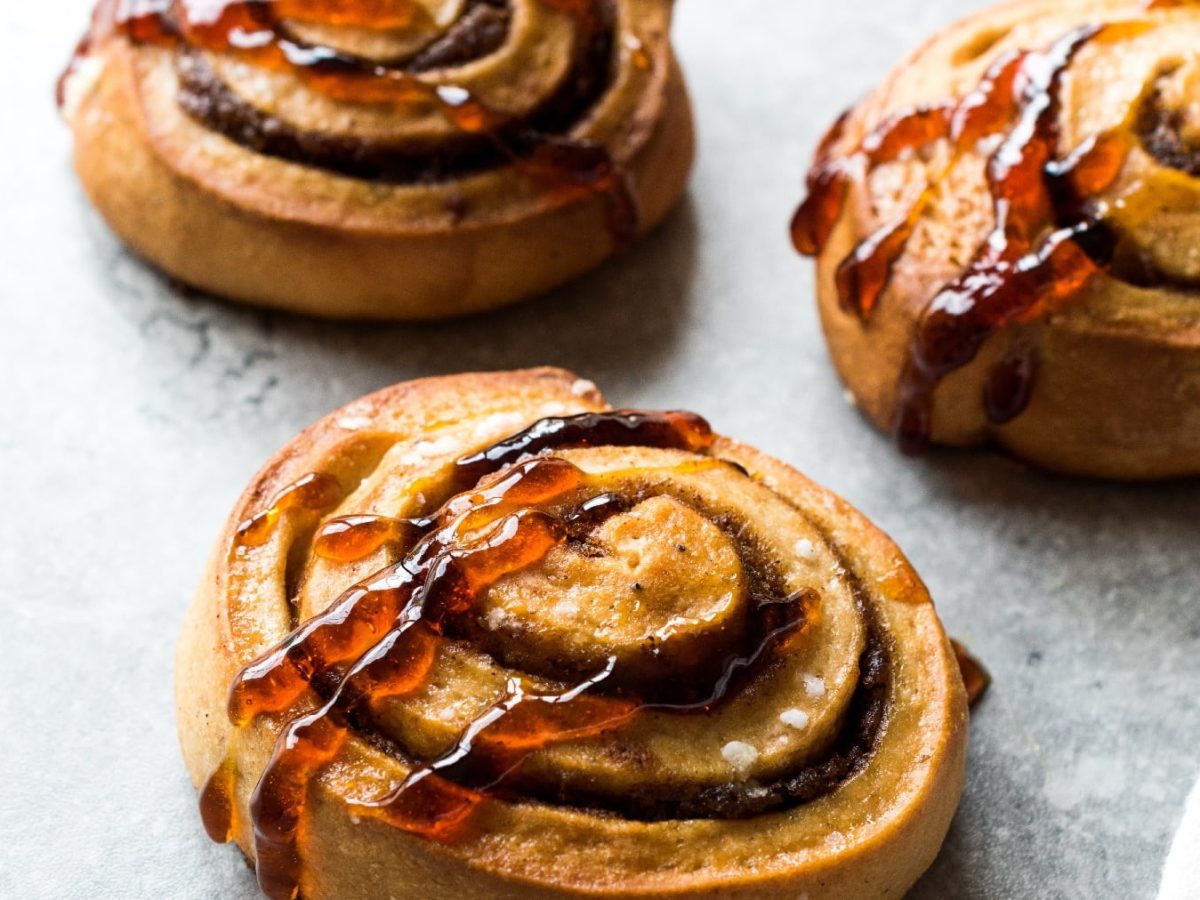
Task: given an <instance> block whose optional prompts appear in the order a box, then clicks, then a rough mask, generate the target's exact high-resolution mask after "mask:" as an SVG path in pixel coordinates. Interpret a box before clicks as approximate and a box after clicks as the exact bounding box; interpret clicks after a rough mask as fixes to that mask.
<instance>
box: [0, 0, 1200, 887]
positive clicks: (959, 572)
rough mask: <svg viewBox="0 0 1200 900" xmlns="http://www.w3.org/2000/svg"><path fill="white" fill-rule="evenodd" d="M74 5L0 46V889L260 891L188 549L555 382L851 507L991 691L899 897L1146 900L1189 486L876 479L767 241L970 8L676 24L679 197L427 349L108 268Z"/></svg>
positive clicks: (864, 8) (1165, 807) (914, 3)
mask: <svg viewBox="0 0 1200 900" xmlns="http://www.w3.org/2000/svg"><path fill="white" fill-rule="evenodd" d="M88 6H89V0H53V2H51V0H46V2H42V3H19V4H12V5H10V7H9V8H7V9H6V27H5V32H6V33H5V38H4V41H5V49H4V52H3V53H0V83H3V84H4V92H5V103H6V121H7V122H8V127H9V130H8V131H6V134H7V135H8V140H6V141H5V142H4V146H5V149H4V165H3V166H0V185H2V191H0V196H2V197H3V204H0V247H2V248H3V250H2V252H3V267H2V268H0V298H2V300H3V309H4V315H5V324H4V327H3V328H2V329H0V366H2V369H0V373H2V375H3V378H4V381H5V383H6V384H7V385H8V388H7V391H6V396H5V399H4V401H3V404H2V406H0V409H2V413H0V414H2V416H3V419H2V424H0V473H3V474H2V476H0V477H2V479H3V482H2V483H3V489H4V496H5V509H6V510H7V513H6V514H5V515H4V516H3V517H0V569H2V571H3V573H4V583H5V587H4V590H3V592H2V594H0V606H2V607H3V611H2V617H0V683H3V685H4V687H3V689H2V690H0V723H2V729H3V742H2V746H3V750H2V752H0V896H3V897H14V898H16V897H21V898H33V897H39V898H40V897H46V898H61V897H92V898H94V897H135V896H136V897H151V896H153V897H188V898H191V897H213V898H217V897H221V898H227V897H247V898H250V897H254V896H257V893H256V889H255V886H254V880H253V877H252V875H251V873H250V871H249V869H248V868H247V867H246V865H245V864H244V863H243V862H242V860H241V858H240V856H239V855H238V854H237V853H236V852H235V851H234V850H232V849H230V848H226V847H217V846H214V845H212V844H210V843H209V842H208V841H207V839H206V838H205V837H204V835H203V832H202V830H201V828H200V824H199V821H198V818H197V814H196V811H195V805H194V799H193V795H192V791H191V788H190V786H189V785H188V782H187V779H186V777H185V775H184V771H183V766H182V763H181V762H180V760H179V756H178V751H177V748H176V744H175V725H174V713H173V704H172V699H171V663H172V654H173V647H174V642H175V637H176V633H177V630H178V628H179V625H180V622H181V620H182V617H183V613H184V608H185V606H186V604H187V603H188V601H189V599H190V596H191V593H192V589H193V587H194V584H195V582H196V580H197V579H198V577H199V575H200V570H201V566H202V564H203V561H204V559H205V556H206V553H207V551H208V548H209V542H210V541H211V540H212V539H213V538H214V535H215V534H216V533H217V530H218V529H219V527H220V526H221V524H222V522H223V520H224V517H225V515H226V513H227V511H228V509H229V508H230V506H231V504H232V502H233V500H234V498H235V496H236V495H237V493H238V491H239V489H240V488H241V487H242V486H243V484H244V483H245V481H246V480H247V479H248V478H249V477H250V475H251V474H252V473H253V472H254V471H255V470H256V469H257V467H258V466H259V465H260V464H261V463H262V462H263V460H265V459H266V458H267V456H268V455H269V454H270V453H271V452H272V451H273V450H274V449H276V448H277V447H278V446H279V445H280V444H282V443H283V442H284V441H286V440H287V439H289V438H290V437H291V436H292V435H293V434H294V433H295V432H296V431H298V430H299V429H300V428H301V427H302V426H304V425H305V424H307V423H308V422H310V421H311V420H313V419H315V418H317V417H318V416H320V415H322V414H324V413H325V412H327V411H329V410H330V409H332V408H334V407H336V406H338V405H340V404H342V403H344V402H346V401H348V400H350V399H352V398H354V397H356V396H358V395H360V394H362V393H365V392H367V391H370V390H372V389H374V388H378V387H380V386H383V385H387V384H390V383H393V382H396V381H401V380H404V379H407V378H411V377H414V376H419V375H427V374H436V373H446V372H452V371H458V370H462V369H493V368H510V367H518V366H527V365H534V364H541V363H550V364H557V365H563V366H567V367H570V368H572V369H574V370H576V371H578V372H579V373H580V374H582V375H585V376H587V377H589V378H592V379H594V380H596V381H597V382H598V383H599V384H600V385H601V386H602V387H603V388H604V389H605V391H606V392H607V393H608V394H609V396H610V397H611V398H612V399H613V400H614V401H616V402H618V403H620V404H626V405H645V406H653V407H687V408H693V409H696V410H698V411H700V412H702V413H704V414H706V415H707V416H708V417H709V418H710V419H711V420H712V421H713V423H714V424H715V426H716V427H717V428H718V429H719V430H721V431H723V432H725V433H728V434H734V435H737V436H738V437H740V438H743V439H745V440H747V441H750V442H752V443H756V444H758V445H759V446H761V447H763V448H764V449H765V450H768V451H769V452H771V453H773V454H775V455H777V456H779V457H782V458H783V459H785V460H788V461H790V462H792V463H794V464H795V465H797V466H798V467H799V468H801V469H802V470H804V471H806V472H807V473H808V474H810V475H811V476H813V477H814V478H816V479H817V480H819V481H821V482H823V483H825V484H826V485H828V486H830V487H831V488H833V489H835V490H837V491H838V492H839V493H841V494H843V495H845V496H846V497H847V498H848V499H850V500H851V501H852V502H853V503H855V504H857V505H858V506H859V507H861V508H862V509H863V510H864V511H865V512H866V513H867V514H869V515H870V516H871V517H872V518H874V519H875V521H876V522H878V523H879V524H880V525H881V526H882V527H883V528H884V529H886V530H887V531H889V532H890V533H891V534H892V535H893V536H894V537H895V538H896V540H897V541H898V542H899V543H900V545H901V546H902V547H903V548H904V549H905V550H906V552H907V553H908V554H909V555H910V556H911V558H912V560H913V562H914V563H915V565H916V567H917V569H918V570H919V571H920V572H921V573H922V575H923V576H924V577H925V579H926V580H927V581H928V583H929V586H930V588H931V589H932V592H933V595H934V597H935V598H936V599H937V602H938V604H939V608H940V610H941V612H942V615H943V617H944V619H945V622H946V625H947V627H948V629H949V630H950V631H951V632H952V633H953V634H955V635H957V636H958V637H960V638H962V639H963V640H964V641H966V642H967V643H968V644H969V645H970V646H971V647H972V649H973V650H974V651H975V652H976V653H977V654H978V655H979V656H980V657H982V658H983V660H984V661H985V662H986V663H987V664H988V666H989V667H990V668H991V670H992V672H993V674H994V676H995V685H994V687H993V689H992V691H991V693H990V694H989V695H988V697H987V698H986V699H985V700H984V701H983V703H982V704H981V705H980V707H979V708H978V709H977V710H976V713H975V715H974V718H973V722H972V742H971V751H970V768H969V774H968V777H967V785H966V793H965V796H964V798H963V802H962V807H961V811H960V812H959V815H958V818H957V820H956V822H955V825H954V828H953V830H952V832H951V834H950V837H949V840H948V842H947V844H946V847H945V850H944V852H943V853H942V855H941V858H940V859H939V861H938V862H937V864H936V865H935V866H934V868H933V870H932V871H931V872H930V873H929V874H928V876H926V878H925V879H924V880H923V881H922V882H921V884H920V885H919V887H918V888H917V889H916V891H915V893H914V896H915V897H918V898H949V897H953V898H975V897H988V898H1010V897H1055V898H1080V900H1083V898H1089V900H1090V898H1097V897H1112V898H1121V900H1127V898H1153V897H1155V896H1156V894H1157V890H1158V884H1159V879H1160V874H1161V871H1162V867H1163V863H1164V860H1165V859H1166V857H1167V854H1168V849H1169V847H1170V844H1171V839H1172V836H1173V834H1174V833H1175V831H1176V829H1177V828H1178V826H1179V822H1180V818H1181V816H1182V814H1183V809H1184V805H1185V799H1186V797H1187V795H1188V794H1189V792H1190V790H1191V787H1192V784H1193V782H1194V781H1195V779H1196V775H1197V772H1198V770H1200V712H1198V709H1197V686H1198V685H1200V579H1198V572H1200V562H1198V555H1197V548H1198V547H1200V485H1198V484H1196V483H1188V484H1173V485H1165V486H1151V487H1122V486H1113V485H1103V484H1089V483H1083V482H1074V481H1065V480H1059V479H1053V478H1049V477H1046V476H1043V475H1039V474H1037V473H1034V472H1031V471H1028V470H1026V469H1024V468H1022V467H1021V466H1019V465H1016V464H1014V463H1011V462H1008V461H1006V460H1004V459H1001V458H998V457H995V456H992V455H987V454H979V455H972V454H952V453H935V454H933V455H930V456H929V457H927V458H924V459H920V460H916V461H914V460H909V459H905V458H902V457H900V456H898V455H897V454H896V453H894V452H893V450H892V448H891V446H890V444H889V442H888V441H887V439H886V438H884V437H882V436H880V435H878V434H876V433H875V432H874V431H873V430H872V429H871V428H870V427H869V426H868V425H867V424H866V423H865V422H864V421H862V420H861V419H860V418H859V416H858V415H857V414H856V413H855V412H854V410H853V409H851V408H850V407H849V406H848V405H847V404H846V402H845V401H844V399H843V396H842V390H841V387H840V386H839V384H838V382H837V379H836V378H835V376H834V374H833V372H832V370H831V368H830V366H829V364H828V362H827V360H826V356H825V350H824V346H823V343H822V341H821V338H820V335H819V331H818V328H817V320H816V315H815V312H814V303H813V295H812V294H813V292H812V274H811V269H810V264H809V263H807V262H806V261H804V260H801V259H799V258H798V257H796V256H795V255H794V254H793V253H792V251H791V249H790V246H789V244H788V240H787V237H786V233H785V226H786V222H787V220H788V217H789V215H790V213H791V211H792V208H793V206H794V204H795V202H796V201H797V200H798V199H799V197H800V193H801V191H800V184H801V179H802V175H803V172H804V168H805V164H806V162H807V159H808V156H809V154H810V151H811V149H812V147H813V145H814V143H815V142H816V140H817V137H818V135H819V133H820V132H821V130H822V129H823V127H824V126H825V125H826V124H827V123H828V122H829V121H830V120H831V118H832V117H833V116H834V115H835V114H836V113H837V112H838V111H839V110H840V109H841V108H842V107H844V106H846V105H847V104H849V103H850V102H851V101H852V100H854V99H855V98H856V97H858V96H859V95H860V94H861V93H862V92H863V91H864V90H866V89H867V88H868V86H870V85H871V84H872V82H874V81H875V80H877V79H878V78H880V77H881V76H882V75H883V74H884V73H885V72H886V71H887V69H888V68H889V67H890V66H891V65H892V64H893V63H894V62H895V61H896V60H897V59H898V58H899V57H900V56H901V54H902V53H904V52H905V51H907V50H908V49H910V48H911V47H913V46H915V45H916V43H918V42H919V41H920V40H921V39H922V38H923V37H924V36H925V35H926V34H928V33H929V32H930V31H932V30H933V29H934V28H936V27H937V26H939V25H940V24H943V23H945V22H947V21H949V20H950V19H952V18H954V17H956V16H957V15H959V14H960V13H963V12H966V11H968V10H969V9H972V8H973V7H975V6H976V4H975V3H974V2H970V0H887V2H885V3H881V2H878V0H840V2H836V3H820V2H816V0H753V2H752V3H719V2H716V0H681V2H680V6H679V14H678V27H677V31H676V34H677V38H678V46H679V49H680V53H681V56H682V58H683V61H684V64H685V66H686V68H687V71H688V74H689V76H690V78H691V84H692V88H693V91H694V94H695V99H696V103H697V107H698V110H699V115H700V148H701V156H700V162H699V168H698V169H697V172H696V176H695V180H694V182H693V186H692V190H691V195H690V200H689V201H688V202H687V203H686V205H685V206H684V207H683V208H682V209H681V210H680V211H679V212H678V213H677V214H676V215H675V216H674V217H673V218H672V219H671V220H670V221H669V223H668V224H667V225H666V227H664V228H663V229H662V230H661V231H660V232H659V233H658V234H656V235H655V236H654V237H652V238H651V239H649V240H647V241H646V242H645V243H643V244H641V245H640V246H638V247H637V248H636V249H635V250H633V251H632V252H631V253H630V254H628V255H627V256H626V257H625V258H623V259H621V260H619V261H617V262H616V263H613V264H610V265H609V266H607V267H606V268H604V269H603V270H602V271H600V272H598V273H596V274H595V275H593V276H591V277H588V278H586V279H584V280H583V281H581V282H579V283H577V284H574V285H572V286H570V287H568V288H566V289H564V290H561V291H559V292H557V293H555V294H553V295H552V296H549V297H546V298H544V299H541V300H539V301H536V302H533V303H530V304H527V305H525V306H522V307H519V308H517V309H514V310H512V311H509V312H505V313H501V314H497V315H490V316H486V317H483V318H479V319H474V320H472V321H468V322H462V323H458V324H451V325H444V326H427V327H378V326H352V327H344V326H337V325H329V324H322V323H317V322H312V321H305V320H302V319H298V318H294V317H289V316H284V315H273V314H264V313H261V312H253V311H244V310H239V309H234V308H231V307H229V306H226V305H224V304H222V303H219V302H215V301H212V300H209V299H206V298H203V297H196V296H188V295H184V294H181V293H180V292H178V291H176V290H173V289H172V287H171V286H170V285H169V284H168V283H167V282H166V281H165V280H164V279H163V278H161V277H160V276H158V275H156V274H155V273H153V272H151V271H149V270H147V269H146V268H145V267H144V266H143V265H141V264H140V263H139V262H137V261H136V260H134V259H132V258H131V257H130V256H129V255H128V254H126V253H125V252H124V251H123V250H122V249H121V247H120V245H119V244H118V243H117V242H116V241H115V240H114V239H113V238H112V237H111V236H110V235H109V234H108V232H107V231H106V230H105V228H104V226H103V225H102V223H101V222H100V221H99V220H98V219H97V217H96V216H95V215H94V214H93V213H92V212H91V211H90V209H89V208H88V205H87V203H86V202H85V200H84V198H83V196H82V194H81V191H80V189H79V188H78V186H77V184H76V182H75V180H74V178H73V176H72V174H71V171H70V165H69V142H68V137H67V133H66V130H65V128H64V127H62V126H61V124H60V123H59V122H58V121H57V117H56V114H55V110H54V106H53V103H52V102H51V87H52V84H53V80H54V78H55V76H56V74H57V70H58V68H59V67H60V66H61V65H62V63H63V62H64V61H65V59H66V57H67V55H68V53H69V51H70V48H71V46H72V44H73V42H74V40H75V39H76V38H77V36H78V33H79V31H80V30H81V29H82V28H83V25H84V22H85V21H86V16H87V12H88ZM731 36H735V37H736V39H734V40H731V39H730V38H731ZM13 128H17V129H18V131H19V136H20V139H19V140H14V138H13V134H14V132H13V130H11V129H13Z"/></svg>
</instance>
